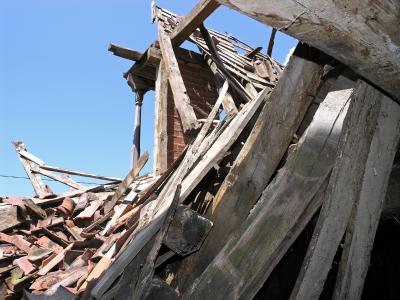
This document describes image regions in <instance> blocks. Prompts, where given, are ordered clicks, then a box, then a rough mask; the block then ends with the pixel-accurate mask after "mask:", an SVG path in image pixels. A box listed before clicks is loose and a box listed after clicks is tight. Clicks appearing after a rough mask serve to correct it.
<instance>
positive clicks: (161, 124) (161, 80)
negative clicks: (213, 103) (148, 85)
mask: <svg viewBox="0 0 400 300" xmlns="http://www.w3.org/2000/svg"><path fill="white" fill-rule="evenodd" d="M155 94H156V95H155V115H154V122H155V124H154V174H155V175H156V176H157V175H160V174H161V173H164V172H165V171H166V170H167V168H168V161H167V148H168V147H167V145H168V135H167V100H168V75H167V70H166V69H165V64H164V63H163V62H162V61H161V62H160V64H159V66H158V68H157V80H156V89H155Z"/></svg>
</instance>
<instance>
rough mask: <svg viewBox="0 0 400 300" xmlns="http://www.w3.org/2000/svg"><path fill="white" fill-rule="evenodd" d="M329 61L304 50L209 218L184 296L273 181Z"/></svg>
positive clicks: (181, 284) (183, 277)
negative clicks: (207, 228)
mask: <svg viewBox="0 0 400 300" xmlns="http://www.w3.org/2000/svg"><path fill="white" fill-rule="evenodd" d="M314 59H315V61H313V60H314ZM326 60H327V58H326V57H325V56H324V55H323V54H321V53H320V52H319V51H317V50H316V49H313V48H309V47H307V46H306V45H301V44H300V45H299V46H298V48H297V50H296V51H295V55H294V56H293V57H292V58H291V59H290V61H289V63H288V65H287V67H286V69H285V71H284V73H283V75H282V77H281V79H280V81H279V82H278V84H277V86H276V87H275V89H274V90H273V91H272V93H271V95H270V97H269V99H268V102H267V103H266V105H264V107H263V108H262V111H261V113H260V116H259V117H258V119H257V121H256V124H255V125H254V128H253V130H252V132H251V133H250V135H249V137H248V139H247V141H246V143H245V145H244V146H243V149H242V150H241V152H240V153H239V155H238V156H237V158H236V160H235V162H234V164H233V166H232V168H231V170H230V171H229V174H228V175H227V176H226V178H225V180H224V182H223V183H222V185H221V187H220V189H219V191H218V193H217V194H216V196H215V198H214V200H213V202H212V204H211V206H210V208H209V209H208V212H207V213H206V217H207V218H208V219H210V220H211V221H212V222H213V223H214V226H213V228H212V229H211V231H210V233H209V235H208V237H207V238H206V240H205V242H204V244H203V246H202V247H201V248H200V250H199V251H198V252H197V253H194V254H192V255H191V256H190V257H188V258H187V259H185V260H184V262H183V263H184V264H185V266H184V267H182V268H180V270H178V273H177V280H178V288H179V290H180V291H181V292H184V291H185V290H186V289H187V288H188V287H189V286H190V285H191V284H192V283H193V282H194V280H195V279H196V278H197V277H198V276H200V275H201V273H202V272H203V271H204V270H205V268H206V267H207V266H208V264H209V263H210V262H211V261H212V259H213V258H214V257H215V256H216V255H217V254H218V252H219V251H220V250H221V249H222V247H223V246H224V245H225V243H226V242H227V241H228V240H229V238H230V237H231V236H232V234H233V233H234V232H235V231H236V230H237V228H238V227H239V226H240V224H242V222H243V221H244V220H245V219H246V217H247V215H248V213H249V211H250V210H251V208H252V207H253V206H254V204H255V203H256V201H257V199H258V198H259V197H260V195H261V193H262V191H263V190H264V188H265V187H266V185H267V183H268V182H269V181H270V180H271V178H272V176H273V174H274V172H275V170H276V168H277V167H278V164H279V162H280V161H281V160H282V158H283V156H284V154H285V152H286V151H287V148H288V147H289V144H290V142H291V141H292V138H293V135H294V134H295V132H296V131H297V129H298V127H299V126H300V123H301V121H302V119H303V118H304V115H305V113H306V111H307V109H308V107H309V105H310V103H311V102H312V101H313V99H314V98H315V95H316V93H317V90H318V88H319V86H320V85H321V82H322V79H321V76H322V73H323V66H324V64H325V61H326ZM243 191H246V197H245V198H243Z"/></svg>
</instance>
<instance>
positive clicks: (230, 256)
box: [183, 89, 352, 299]
mask: <svg viewBox="0 0 400 300" xmlns="http://www.w3.org/2000/svg"><path fill="white" fill-rule="evenodd" d="M351 94H352V89H345V90H338V91H337V90H333V91H332V92H330V93H328V95H327V97H326V98H325V100H324V102H323V103H322V104H321V105H320V107H319V108H318V110H317V112H316V114H315V116H314V119H313V121H312V123H311V124H310V126H309V127H308V130H307V131H306V132H305V134H304V135H303V136H302V137H301V139H300V141H299V143H298V145H297V147H296V149H295V151H292V152H291V153H290V154H289V157H288V160H287V162H286V164H285V165H284V166H283V168H282V169H280V170H279V172H278V174H277V175H276V177H275V178H274V180H273V181H272V182H271V183H270V184H269V185H268V186H267V188H266V189H265V190H264V192H263V194H262V196H261V198H260V200H259V201H258V202H257V204H256V206H255V207H254V208H253V209H252V211H251V213H250V215H249V216H248V218H247V219H246V220H245V221H244V223H243V224H242V225H241V226H240V228H239V229H238V231H236V234H235V235H233V237H232V238H231V239H230V240H229V241H228V242H227V243H226V245H225V246H224V247H223V249H222V250H221V251H220V252H219V253H218V255H217V256H216V257H215V258H214V260H213V261H212V262H211V263H210V264H209V266H208V267H207V268H206V269H205V271H204V272H203V274H202V275H201V276H200V277H199V278H198V280H196V282H195V283H194V284H193V285H192V287H191V288H190V290H189V291H188V292H187V293H185V295H184V297H183V299H209V298H212V299H252V298H253V297H254V296H255V295H256V293H257V291H258V290H259V289H260V288H261V287H262V285H263V283H264V282H265V280H266V279H267V278H268V276H269V275H270V274H271V272H272V270H273V269H274V267H275V266H276V265H277V263H278V262H279V260H280V259H281V258H282V257H283V255H284V253H285V252H286V251H287V250H288V249H289V247H290V246H291V245H292V243H293V242H294V241H295V239H296V237H297V236H298V235H299V234H300V233H301V232H302V230H303V229H304V227H305V226H306V225H307V223H308V221H309V220H310V219H311V218H312V216H313V213H315V211H316V210H317V209H318V205H315V203H313V201H314V200H315V199H319V204H321V202H322V199H321V197H315V195H316V194H317V192H318V191H319V190H320V189H321V186H323V184H324V182H325V180H326V178H327V176H328V175H329V174H330V171H331V169H332V167H333V165H334V162H335V157H336V155H335V154H336V150H337V146H338V142H339V137H340V133H341V128H342V123H343V120H344V117H345V115H346V111H347V107H348V101H349V98H350V97H351ZM322 189H323V188H322ZM310 206H312V207H313V210H312V211H308V213H307V214H304V212H305V211H307V210H309V207H310ZM299 224H302V226H299Z"/></svg>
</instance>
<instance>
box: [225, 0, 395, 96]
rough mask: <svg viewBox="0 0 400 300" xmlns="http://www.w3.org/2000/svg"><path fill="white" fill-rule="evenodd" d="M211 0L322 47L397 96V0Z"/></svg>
mask: <svg viewBox="0 0 400 300" xmlns="http://www.w3.org/2000/svg"><path fill="white" fill-rule="evenodd" d="M217 1H218V2H219V3H221V4H224V5H227V6H229V7H231V8H233V9H236V10H238V11H241V12H243V13H244V14H246V15H248V16H250V17H252V18H255V19H257V20H259V21H261V22H263V23H265V24H267V25H269V26H271V27H273V28H277V29H278V30H280V31H282V32H285V33H287V34H289V35H291V36H293V37H295V38H297V39H298V40H300V41H302V42H305V43H307V44H309V45H311V46H313V47H316V48H318V49H320V50H322V51H324V52H325V53H327V54H329V55H331V56H333V57H334V58H336V59H337V60H339V61H340V62H342V63H344V64H346V65H348V66H349V67H351V68H352V69H353V70H354V71H356V72H357V73H359V74H360V75H362V76H364V77H365V78H367V79H368V80H370V81H371V82H374V83H375V84H377V85H378V86H379V87H381V88H382V89H384V90H385V91H386V92H388V93H389V94H390V95H391V96H392V97H394V98H396V99H398V100H399V99H400V72H399V70H400V38H399V35H398V27H399V23H398V12H399V10H400V2H399V1H389V0H384V1H375V2H371V1H368V0H355V1H333V0H312V1H309V0H281V1H278V2H277V1H272V0H253V1H247V0H217Z"/></svg>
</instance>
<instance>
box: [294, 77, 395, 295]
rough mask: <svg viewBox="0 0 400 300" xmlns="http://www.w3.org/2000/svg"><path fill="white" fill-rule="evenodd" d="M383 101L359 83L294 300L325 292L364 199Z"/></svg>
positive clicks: (381, 95)
mask: <svg viewBox="0 0 400 300" xmlns="http://www.w3.org/2000/svg"><path fill="white" fill-rule="evenodd" d="M383 98H384V96H383V94H381V93H380V92H378V91H377V90H375V89H374V88H372V87H371V86H369V85H368V84H366V83H365V82H363V81H360V82H359V84H358V87H357V90H356V92H355V95H354V97H353V98H352V100H351V104H350V108H349V113H348V116H347V117H346V120H345V127H344V130H343V134H342V136H341V140H340V143H339V150H338V153H337V158H336V163H335V167H334V169H333V171H332V176H331V178H330V181H329V185H328V188H327V193H326V194H327V198H326V199H325V201H324V204H323V207H322V210H321V214H320V216H319V218H318V222H317V225H316V228H315V230H314V234H313V238H312V240H311V243H310V245H309V248H308V252H307V254H306V258H305V260H304V262H303V266H302V269H301V271H300V274H299V277H298V279H297V282H296V285H295V288H294V290H293V292H292V295H291V298H292V299H318V298H319V296H320V294H321V292H322V289H323V285H324V283H325V280H326V277H327V275H328V272H329V269H330V268H331V265H332V261H333V258H334V256H335V254H336V251H337V248H338V246H339V244H340V242H341V240H342V238H343V235H344V232H345V230H346V227H347V224H348V222H349V218H350V214H351V211H352V207H353V205H354V204H355V203H356V201H357V199H359V197H360V193H361V190H362V186H363V178H364V174H365V168H366V162H367V160H368V156H369V153H370V147H371V142H372V139H373V137H374V135H375V133H376V130H377V126H376V123H377V121H378V119H379V115H380V112H381V110H382V99H383ZM372 171H373V170H372ZM388 172H390V170H388Z"/></svg>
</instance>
